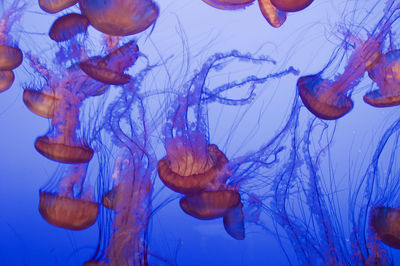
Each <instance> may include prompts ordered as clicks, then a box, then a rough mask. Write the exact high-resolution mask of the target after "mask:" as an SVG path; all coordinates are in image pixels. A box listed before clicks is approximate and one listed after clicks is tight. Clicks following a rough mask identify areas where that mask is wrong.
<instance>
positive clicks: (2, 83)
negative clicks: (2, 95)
mask: <svg viewBox="0 0 400 266" xmlns="http://www.w3.org/2000/svg"><path fill="white" fill-rule="evenodd" d="M14 79H15V76H14V73H13V72H12V71H10V70H5V71H0V92H3V91H5V90H7V89H9V88H10V87H11V85H12V84H13V82H14Z"/></svg>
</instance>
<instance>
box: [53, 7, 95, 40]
mask: <svg viewBox="0 0 400 266" xmlns="http://www.w3.org/2000/svg"><path fill="white" fill-rule="evenodd" d="M88 25H89V20H88V19H87V18H86V17H85V16H83V15H81V14H77V13H70V14H66V15H63V16H62V17H59V18H58V19H56V21H54V23H53V25H51V28H50V31H49V36H50V38H51V39H52V40H54V41H56V42H62V41H67V40H69V39H71V38H73V37H74V36H75V35H77V34H79V33H83V32H86V30H87V27H88Z"/></svg>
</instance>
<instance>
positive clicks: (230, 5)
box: [203, 0, 255, 10]
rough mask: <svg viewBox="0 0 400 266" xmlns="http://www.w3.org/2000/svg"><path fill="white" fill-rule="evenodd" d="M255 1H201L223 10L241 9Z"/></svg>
mask: <svg viewBox="0 0 400 266" xmlns="http://www.w3.org/2000/svg"><path fill="white" fill-rule="evenodd" d="M254 1H255V0H203V2H205V3H207V4H209V5H210V6H212V7H215V8H218V9H223V10H234V9H241V8H245V7H247V6H249V5H251V4H252V3H253V2H254Z"/></svg>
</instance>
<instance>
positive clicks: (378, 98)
mask: <svg viewBox="0 0 400 266" xmlns="http://www.w3.org/2000/svg"><path fill="white" fill-rule="evenodd" d="M368 75H369V77H370V78H371V79H372V80H373V81H375V82H376V83H377V85H378V87H379V88H378V89H377V90H373V91H370V92H368V93H366V94H365V95H364V98H363V99H364V101H365V102H366V103H368V104H370V105H372V106H375V107H390V106H396V105H399V104H400V50H394V51H390V52H388V53H386V54H385V55H384V56H383V57H382V58H381V60H380V61H379V63H378V64H376V65H375V66H374V67H373V68H372V69H371V70H370V71H369V72H368Z"/></svg>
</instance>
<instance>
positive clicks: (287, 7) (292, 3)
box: [271, 0, 314, 12]
mask: <svg viewBox="0 0 400 266" xmlns="http://www.w3.org/2000/svg"><path fill="white" fill-rule="evenodd" d="M313 1H314V0H271V3H272V4H273V5H274V6H275V7H276V8H277V9H279V10H282V11H286V12H297V11H300V10H303V9H305V8H306V7H308V6H309V5H310V4H311V3H312V2H313Z"/></svg>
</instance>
